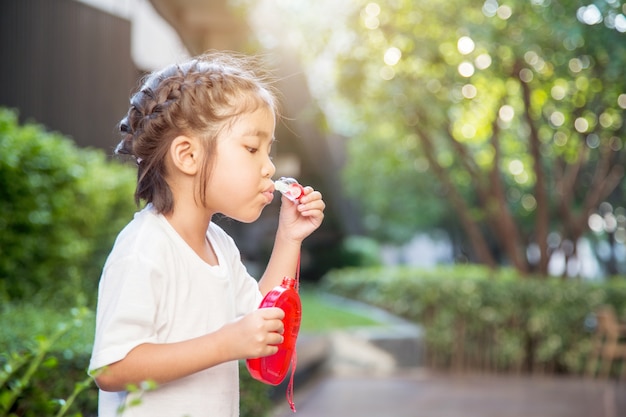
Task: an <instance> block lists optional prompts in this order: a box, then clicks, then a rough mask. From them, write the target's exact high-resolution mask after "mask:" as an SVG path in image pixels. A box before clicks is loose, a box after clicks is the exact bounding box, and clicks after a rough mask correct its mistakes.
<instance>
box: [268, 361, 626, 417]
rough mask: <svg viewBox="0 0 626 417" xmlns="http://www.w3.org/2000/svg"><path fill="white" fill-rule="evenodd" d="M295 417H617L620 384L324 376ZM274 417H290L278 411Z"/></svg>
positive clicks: (418, 374)
mask: <svg viewBox="0 0 626 417" xmlns="http://www.w3.org/2000/svg"><path fill="white" fill-rule="evenodd" d="M295 403H296V409H297V413H296V414H295V416H296V417H347V416H359V417H390V416H393V417H421V416H424V417H619V416H626V383H624V382H622V383H618V382H616V381H609V382H603V381H597V380H584V379H574V378H552V377H551V378H545V377H541V378H540V377H511V376H494V375H489V376H487V375H463V376H451V375H434V374H429V373H428V372H424V371H420V370H412V371H409V372H407V371H405V372H396V373H393V374H388V375H386V376H382V375H378V376H371V375H367V374H363V375H354V374H353V375H326V376H324V377H323V378H321V379H319V380H317V381H312V382H311V384H310V385H309V386H308V387H307V388H305V389H304V390H302V391H300V392H298V393H297V394H296V398H295ZM273 415H274V416H275V417H288V416H293V415H294V414H293V413H292V412H291V410H289V408H288V407H286V404H285V407H282V406H281V407H279V408H278V409H276V410H275V413H274V414H273Z"/></svg>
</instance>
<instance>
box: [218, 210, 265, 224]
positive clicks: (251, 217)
mask: <svg viewBox="0 0 626 417" xmlns="http://www.w3.org/2000/svg"><path fill="white" fill-rule="evenodd" d="M262 211H263V209H261V210H259V211H258V213H248V214H245V215H244V214H239V215H234V214H233V215H229V214H227V213H222V214H224V215H225V216H226V217H230V218H231V219H233V220H237V221H238V222H241V223H253V222H255V221H257V220H258V219H259V217H261V212H262Z"/></svg>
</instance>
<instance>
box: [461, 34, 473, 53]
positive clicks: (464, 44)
mask: <svg viewBox="0 0 626 417" xmlns="http://www.w3.org/2000/svg"><path fill="white" fill-rule="evenodd" d="M475 46H476V45H475V44H474V41H473V40H472V38H470V37H469V36H461V37H460V38H459V41H458V42H457V44H456V47H457V49H458V50H459V52H460V53H461V54H462V55H467V54H470V53H472V52H473V51H474V47H475Z"/></svg>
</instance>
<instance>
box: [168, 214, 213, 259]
mask: <svg viewBox="0 0 626 417" xmlns="http://www.w3.org/2000/svg"><path fill="white" fill-rule="evenodd" d="M165 218H166V219H167V221H168V222H169V223H170V224H171V225H172V227H173V228H174V230H176V232H177V233H178V234H179V235H180V237H182V238H183V240H184V241H185V242H186V243H187V244H188V245H189V247H190V248H191V249H192V250H193V251H194V252H196V254H197V255H198V256H199V257H200V258H201V259H202V260H204V261H205V262H206V263H208V264H209V265H217V264H218V260H217V255H216V254H215V251H214V250H213V247H212V246H211V243H210V242H209V241H208V239H207V237H206V232H207V229H208V227H209V223H210V222H211V216H208V215H207V213H206V212H205V211H203V210H198V209H197V208H196V209H192V210H189V209H187V210H185V209H183V208H182V207H178V208H176V207H175V209H174V210H173V211H172V212H170V213H168V214H166V215H165Z"/></svg>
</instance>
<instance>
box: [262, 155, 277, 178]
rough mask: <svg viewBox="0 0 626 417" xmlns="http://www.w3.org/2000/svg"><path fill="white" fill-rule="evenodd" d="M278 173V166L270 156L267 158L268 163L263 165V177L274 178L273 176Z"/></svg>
mask: <svg viewBox="0 0 626 417" xmlns="http://www.w3.org/2000/svg"><path fill="white" fill-rule="evenodd" d="M275 173H276V166H275V165H274V163H273V162H272V160H271V159H270V158H268V159H267V163H266V164H265V165H264V166H263V171H262V174H263V177H268V178H272V176H273V175H274V174H275Z"/></svg>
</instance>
